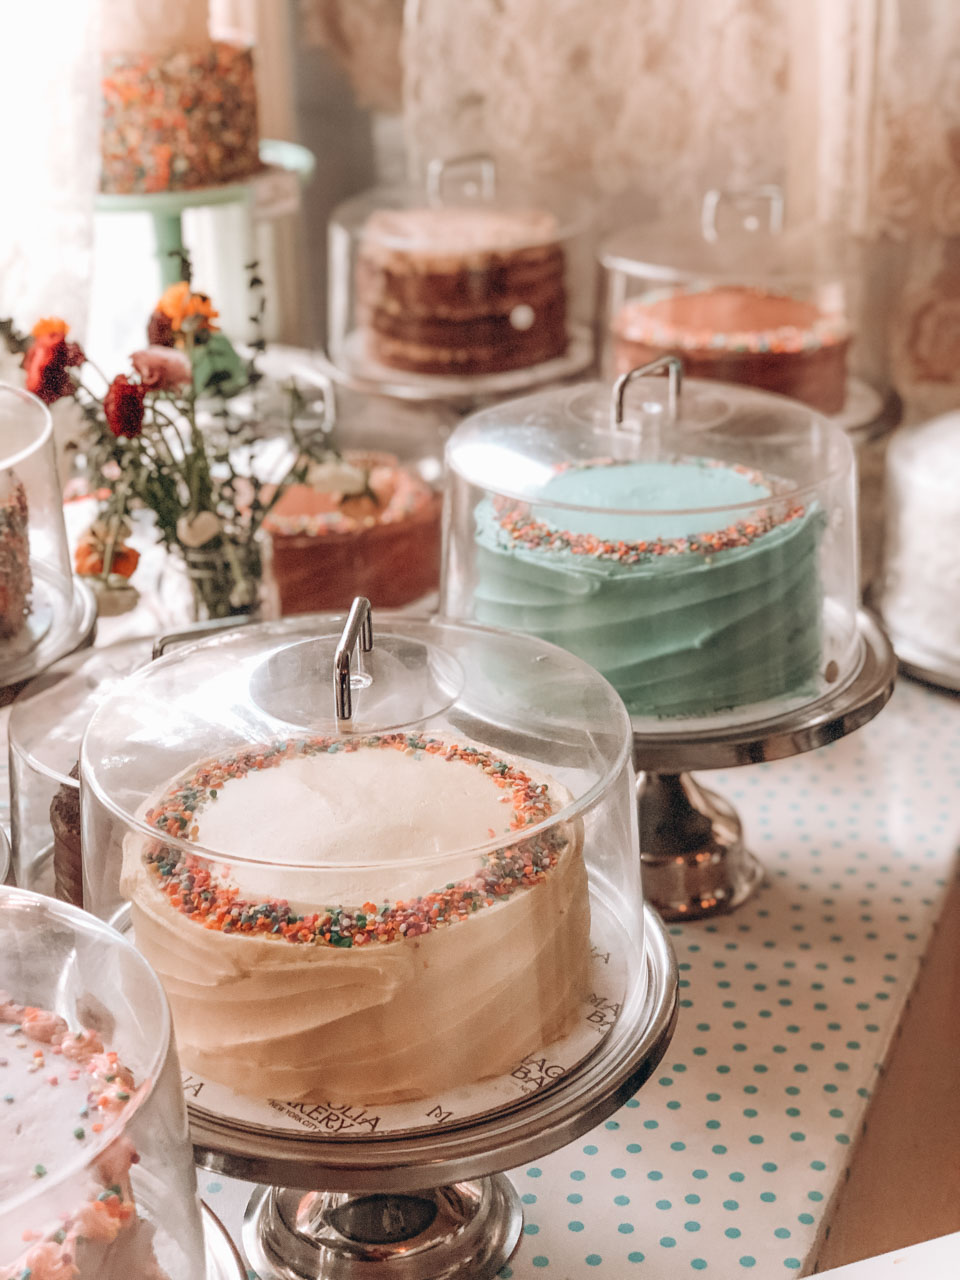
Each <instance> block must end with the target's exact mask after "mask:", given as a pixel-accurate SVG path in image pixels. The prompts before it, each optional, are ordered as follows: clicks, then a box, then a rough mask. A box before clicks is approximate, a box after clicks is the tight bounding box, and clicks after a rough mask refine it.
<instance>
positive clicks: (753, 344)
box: [612, 285, 850, 413]
mask: <svg viewBox="0 0 960 1280" xmlns="http://www.w3.org/2000/svg"><path fill="white" fill-rule="evenodd" d="M612 329H613V347H614V363H615V367H616V372H617V373H626V372H628V371H629V370H630V369H636V368H639V367H641V366H642V365H645V364H649V363H650V362H651V361H653V360H657V359H659V358H660V357H661V356H679V357H680V358H681V359H682V360H683V366H684V372H685V373H686V374H687V375H688V376H689V377H692V378H715V379H718V380H719V381H722V382H738V383H743V384H746V385H748V386H751V387H757V388H759V389H760V390H763V391H776V392H779V393H780V394H781V395H786V396H792V397H793V398H794V399H796V400H802V401H803V402H804V403H805V404H809V405H810V406H811V407H812V408H815V409H819V410H820V411H821V412H822V413H839V412H840V410H841V409H842V408H843V405H844V401H845V399H846V377H847V373H846V367H847V349H848V347H849V345H850V331H849V327H848V326H847V324H846V322H845V321H844V320H843V319H842V317H839V316H836V315H829V314H827V313H825V312H823V311H821V310H820V309H819V308H818V307H816V306H815V305H814V304H813V303H811V302H804V301H801V300H800V299H798V298H791V297H788V296H786V295H785V294H779V293H770V292H767V291H765V290H763V289H754V288H748V287H746V286H740V285H719V286H716V287H713V288H708V289H701V290H685V289H669V290H663V291H658V292H656V293H651V294H645V295H644V296H642V297H640V298H634V299H632V300H631V301H630V302H628V303H626V304H625V306H624V307H623V308H622V309H621V310H620V312H619V313H618V314H617V315H616V316H615V317H614V319H613V323H612Z"/></svg>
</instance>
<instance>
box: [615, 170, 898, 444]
mask: <svg viewBox="0 0 960 1280" xmlns="http://www.w3.org/2000/svg"><path fill="white" fill-rule="evenodd" d="M850 255H851V248H850V246H849V245H847V244H844V243H843V242H842V241H841V240H840V239H839V238H838V237H837V236H836V235H834V234H831V233H829V232H827V231H825V230H824V229H823V228H822V227H816V228H813V227H807V226H798V227H789V228H785V227H784V207H783V198H782V193H781V191H780V189H779V188H778V187H776V186H761V187H752V188H747V189H745V190H736V191H734V190H722V191H721V190H712V191H709V192H707V193H706V195H705V196H704V199H703V204H702V208H701V210H700V215H699V218H697V219H691V220H690V222H689V224H687V225H685V224H684V222H683V220H682V219H679V220H678V219H676V218H674V219H670V220H665V221H661V222H658V221H648V222H645V223H639V224H637V223H634V224H633V225H629V224H628V225H624V226H622V227H621V228H620V229H618V230H616V231H615V232H613V233H612V234H611V235H609V236H608V237H607V238H606V239H605V240H604V241H603V243H602V244H601V247H600V267H601V297H602V301H601V306H600V317H599V329H600V333H599V336H598V344H599V346H600V349H601V368H602V371H603V373H604V374H605V375H606V376H608V377H615V376H616V375H617V374H621V373H626V372H627V371H628V370H629V369H633V368H636V367H637V366H639V365H643V364H647V363H649V362H650V361H651V360H656V359H658V358H659V357H661V356H677V357H679V358H681V359H683V361H684V365H685V370H686V372H687V374H688V375H689V376H690V377H696V378H716V379H717V380H719V381H722V382H737V383H742V384H744V385H746V386H753V387H756V388H757V389H758V390H762V391H774V392H777V393H778V394H781V395H788V396H793V397H795V398H796V399H798V400H802V401H803V402H804V403H806V404H809V405H810V406H811V407H812V408H814V409H817V410H819V411H820V412H821V413H827V414H830V415H839V418H840V422H841V425H843V426H844V427H848V426H855V427H861V426H863V424H864V423H869V422H871V421H873V420H874V419H875V418H876V417H877V416H878V415H879V414H880V413H881V411H882V409H883V396H882V394H881V393H880V391H879V390H876V389H874V388H873V387H872V386H868V385H866V384H865V383H863V382H862V381H861V380H860V379H859V378H854V377H853V376H852V373H853V370H852V367H851V365H852V358H853V350H852V348H853V341H854V338H855V334H854V320H855V317H856V314H857V301H856V299H855V298H854V296H853V292H852V281H853V280H854V279H855V278H856V272H855V271H854V270H853V269H852V264H851V262H850Z"/></svg>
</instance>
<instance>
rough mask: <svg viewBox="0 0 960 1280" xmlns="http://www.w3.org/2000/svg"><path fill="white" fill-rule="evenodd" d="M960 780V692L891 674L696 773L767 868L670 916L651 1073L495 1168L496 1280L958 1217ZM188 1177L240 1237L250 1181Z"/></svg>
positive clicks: (924, 1229)
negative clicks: (818, 717) (554, 1138)
mask: <svg viewBox="0 0 960 1280" xmlns="http://www.w3.org/2000/svg"><path fill="white" fill-rule="evenodd" d="M958 779H960V703H958V702H957V700H956V699H954V698H952V697H950V696H949V695H945V694H942V693H938V692H934V691H931V690H928V689H925V688H923V687H921V686H919V685H917V684H913V683H911V682H909V681H906V680H904V681H902V682H901V683H900V685H899V687H898V688H897V690H896V692H895V694H894V697H893V699H892V701H891V702H890V704H889V706H888V707H887V708H886V709H885V710H884V711H883V712H882V713H881V715H880V716H878V717H877V719H876V720H875V721H873V722H872V723H871V724H870V725H868V726H867V727H866V728H865V729H863V730H861V731H860V732H858V733H856V734H854V735H852V736H851V737H849V738H846V739H844V740H843V741H841V742H838V743H835V744H834V745H832V746H830V747H827V748H825V749H823V750H821V751H818V752H815V753H812V754H809V755H806V756H799V757H796V758H795V759H793V760H788V761H782V762H778V763H775V764H769V765H759V766H755V767H751V768H745V769H740V770H731V771H727V772H723V773H717V774H715V775H713V777H712V778H711V779H710V782H711V785H712V786H715V787H717V788H718V789H719V790H720V791H721V792H722V793H723V794H725V795H726V796H728V797H729V798H730V799H731V800H732V801H733V803H734V804H735V805H736V806H737V807H738V809H739V811H740V813H741V816H742V817H743V820H744V823H745V827H746V830H747V835H748V838H749V841H750V843H751V845H752V847H753V849H754V850H755V851H756V852H757V853H758V854H759V855H760V857H761V859H762V860H763V862H764V864H765V866H766V869H767V881H766V884H765V885H764V887H763V889H762V890H761V892H760V893H759V894H758V895H757V896H756V897H755V898H754V899H753V900H752V901H751V902H749V903H747V905H746V906H744V907H742V908H741V909H740V910H739V911H738V912H737V913H736V914H734V915H732V916H729V917H726V918H721V919H717V920H714V921H710V922H699V923H691V924H687V925H677V926H672V927H671V929H670V933H671V935H672V941H673V944H674V946H675V948H676V953H677V958H678V961H679V965H680V970H681V975H680V976H681V984H682V990H681V993H680V994H681V1003H682V1007H681V1010H680V1021H679V1024H678V1027H677V1031H676V1034H675V1037H674V1040H673V1042H672V1044H671V1046H670V1048H669V1049H668V1051H667V1056H666V1058H665V1059H664V1062H663V1064H662V1067H661V1068H660V1069H659V1071H658V1072H657V1074H656V1076H655V1078H654V1079H653V1080H652V1081H651V1082H650V1083H649V1084H648V1085H647V1086H646V1087H645V1089H644V1090H643V1092H642V1093H641V1094H640V1095H638V1097H637V1098H635V1099H633V1100H632V1101H631V1102H629V1103H628V1104H627V1105H626V1106H625V1107H624V1108H623V1109H622V1110H621V1111H620V1112H619V1113H618V1114H616V1115H615V1116H614V1117H613V1118H612V1119H610V1120H608V1121H607V1122H606V1123H605V1124H604V1125H602V1126H601V1127H599V1128H598V1129H597V1130H596V1131H594V1132H593V1133H591V1134H590V1135H588V1136H587V1137H586V1138H584V1139H582V1140H581V1141H578V1142H576V1143H574V1144H572V1145H571V1146H569V1147H567V1148H565V1149H564V1150H561V1151H558V1152H556V1153H555V1154H553V1155H551V1156H549V1157H546V1158H545V1159H543V1160H541V1161H539V1162H538V1163H537V1164H536V1165H531V1166H528V1167H523V1168H520V1169H515V1170H513V1171H512V1176H513V1178H514V1180H515V1182H516V1184H517V1186H518V1188H519V1189H520V1191H521V1194H522V1197H523V1201H524V1212H525V1215H526V1227H525V1236H524V1239H523V1241H522V1244H521V1246H520V1249H519V1250H518V1252H517V1254H516V1255H515V1257H514V1259H513V1260H512V1261H511V1263H510V1265H509V1267H507V1268H505V1269H504V1271H503V1272H502V1273H501V1274H502V1275H503V1276H504V1277H510V1276H512V1277H514V1280H533V1277H538V1276H541V1275H544V1274H546V1275H548V1276H549V1275H556V1276H557V1277H558V1278H562V1280H580V1278H581V1277H584V1278H586V1277H589V1276H593V1275H609V1276H611V1277H621V1276H626V1275H629V1274H631V1272H633V1271H634V1270H635V1271H636V1274H638V1275H646V1276H650V1277H655V1278H656V1280H668V1278H669V1280H675V1277H677V1276H680V1275H686V1274H689V1273H694V1274H695V1273H698V1272H701V1271H706V1272H709V1273H710V1274H711V1275H713V1276H720V1277H734V1276H739V1275H742V1274H746V1273H753V1274H755V1275H763V1276H765V1277H769V1276H776V1275H778V1274H783V1275H789V1274H800V1275H802V1274H808V1273H811V1272H813V1271H815V1270H818V1269H820V1270H822V1269H824V1268H826V1267H833V1266H839V1265H841V1264H843V1263H847V1262H849V1261H851V1260H853V1259H856V1258H862V1257H867V1256H872V1255H875V1254H878V1253H880V1252H882V1251H884V1250H889V1249H902V1248H903V1247H904V1246H906V1245H909V1244H912V1243H913V1242H915V1241H916V1240H918V1239H921V1238H927V1237H933V1236H938V1235H943V1234H944V1233H947V1232H950V1231H953V1230H957V1229H958V1228H960V1209H958V1208H957V1206H958V1204H960V1197H958V1196H957V1194H956V1192H957V1189H958V1188H957V1174H956V1162H955V1159H954V1158H953V1152H955V1149H956V1145H957V1139H958V1136H960V1107H958V1103H957V1098H956V1091H955V1089H954V1088H953V1087H952V1084H951V1070H952V1067H953V1065H954V1064H955V1062H956V1053H955V1052H952V1051H951V1050H950V1047H949V1045H948V1044H947V1042H946V1038H945V1037H946V1036H947V1034H948V1031H949V1035H950V1036H951V1037H952V1040H951V1042H950V1043H951V1044H955V1043H956V1039H957V1036H956V1033H955V1031H953V1030H950V1027H951V1023H950V1022H947V1021H946V1017H947V1010H949V1009H950V1007H951V1006H950V999H951V992H952V994H953V996H955V994H956V990H957V985H956V984H957V973H958V968H960V966H958V964H957V959H956V950H957V948H956V945H955V939H956V936H957V931H956V930H955V929H952V928H950V927H949V918H952V916H953V914H954V913H956V912H958V910H960V893H956V892H954V893H951V888H952V886H953V885H954V878H955V866H954V849H955V845H956V837H957V834H958V832H960V799H958V796H960V792H958ZM918 978H919V979H920V981H918ZM951 983H953V985H952V987H951ZM911 992H913V993H914V995H913V998H911ZM952 1007H953V1010H954V1016H953V1018H952V1025H953V1026H955V1024H956V1021H957V1020H956V1017H955V1008H956V1005H955V1000H954V1002H953V1006H952ZM940 1010H943V1012H942V1013H941V1012H939V1011H940ZM941 1037H944V1039H943V1052H942V1053H941V1052H940V1051H939V1050H938V1048H937V1045H938V1043H939V1041H940V1039H941ZM921 1069H922V1070H923V1075H920V1070H921ZM917 1084H919V1085H920V1086H921V1087H919V1088H917V1087H916V1085H917ZM888 1086H893V1092H892V1093H891V1090H890V1088H889V1087H888ZM938 1116H939V1121H938V1120H937V1119H936V1118H935V1117H938ZM940 1170H943V1171H944V1172H940ZM200 1177H201V1190H202V1193H203V1194H204V1196H205V1198H207V1199H208V1200H209V1201H210V1203H211V1204H212V1205H213V1206H214V1207H216V1208H217V1210H218V1212H219V1213H220V1214H221V1215H222V1216H223V1217H224V1218H225V1220H226V1221H227V1222H228V1223H229V1224H230V1225H231V1226H232V1227H233V1228H235V1229H237V1230H238V1229H239V1225H240V1221H241V1217H242V1211H243V1206H244V1203H245V1200H246V1197H247V1194H248V1188H247V1187H245V1186H244V1185H242V1184H240V1183H233V1182H229V1181H227V1180H225V1179H219V1178H217V1179H215V1178H213V1177H212V1176H210V1175H206V1174H203V1173H201V1175H200ZM848 1189H849V1190H848ZM865 1265H867V1264H865ZM877 1265H878V1266H879V1265H880V1264H879V1261H878V1263H877ZM886 1274H887V1272H884V1271H882V1270H878V1271H877V1272H876V1275H877V1276H878V1277H882V1276H884V1275H886ZM898 1274H902V1273H901V1272H898ZM918 1274H919V1272H918ZM926 1274H930V1272H927V1273H926ZM873 1275H874V1272H873V1271H872V1270H869V1269H868V1270H867V1271H865V1272H859V1273H858V1272H854V1273H853V1274H852V1275H851V1280H861V1277H862V1280H868V1277H870V1278H871V1280H872V1276H873Z"/></svg>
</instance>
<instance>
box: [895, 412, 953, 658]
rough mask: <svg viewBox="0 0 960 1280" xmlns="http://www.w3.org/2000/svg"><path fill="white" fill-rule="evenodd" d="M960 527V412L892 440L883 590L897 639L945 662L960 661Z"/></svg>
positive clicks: (904, 432) (934, 420)
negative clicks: (959, 552)
mask: <svg viewBox="0 0 960 1280" xmlns="http://www.w3.org/2000/svg"><path fill="white" fill-rule="evenodd" d="M955 533H956V534H957V535H958V537H960V412H957V413H948V414H945V415H943V416H942V417H939V418H934V419H933V420H932V421H930V422H927V423H925V424H923V425H922V426H918V427H908V428H906V429H904V430H903V431H901V432H898V433H897V435H896V436H895V437H894V439H893V441H892V442H891V444H890V449H889V451H888V454H887V529H886V552H885V566H884V575H883V588H882V593H883V594H882V612H883V617H884V621H885V622H886V624H887V626H888V627H889V629H890V632H891V634H892V636H893V638H894V643H895V644H897V642H898V641H901V642H904V643H905V644H906V645H907V646H909V647H910V648H911V649H914V650H918V651H923V652H924V653H926V654H929V655H930V656H931V659H932V661H933V662H934V663H936V664H937V665H940V664H945V665H947V666H953V667H958V666H960V559H958V557H957V551H956V547H957V543H956V541H955V540H954V536H953V535H954V534H955ZM899 647H901V646H900V645H898V648H899ZM901 656H905V654H901Z"/></svg>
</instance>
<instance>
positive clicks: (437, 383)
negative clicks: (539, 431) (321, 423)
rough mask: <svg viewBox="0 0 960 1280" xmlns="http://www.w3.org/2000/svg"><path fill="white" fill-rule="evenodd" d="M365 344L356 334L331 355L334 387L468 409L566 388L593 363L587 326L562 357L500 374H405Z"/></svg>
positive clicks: (574, 331) (577, 328)
mask: <svg viewBox="0 0 960 1280" xmlns="http://www.w3.org/2000/svg"><path fill="white" fill-rule="evenodd" d="M366 344H367V337H366V333H365V331H364V330H363V329H354V330H352V331H351V332H350V333H349V334H347V337H346V339H345V340H344V343H343V349H342V351H340V352H338V353H337V354H336V355H332V354H331V355H328V357H327V359H328V363H329V373H330V376H331V378H332V379H333V380H334V382H336V383H339V384H340V385H342V386H345V387H349V388H351V389H352V390H354V391H360V392H364V393H365V394H367V395H380V396H388V397H390V398H391V399H396V400H410V401H415V402H420V401H443V402H446V403H453V404H461V405H464V406H467V407H469V406H473V405H475V404H482V403H484V402H485V401H487V400H490V399H493V398H495V397H504V396H508V395H514V396H516V395H522V394H523V393H524V392H525V391H534V390H536V388H537V387H542V386H547V385H549V384H551V383H555V382H563V381H565V380H566V379H568V378H574V377H577V376H578V375H580V374H582V373H584V372H585V371H586V370H587V369H589V368H590V366H591V365H592V364H593V362H594V345H593V335H592V334H591V332H590V330H589V328H588V327H587V326H586V325H577V324H574V325H570V326H569V342H568V345H567V350H566V352H565V353H564V354H563V355H562V356H556V357H555V358H554V359H552V360H543V361H541V362H540V363H539V364H531V365H526V366H525V367H524V368H521V369H508V370H506V371H504V372H502V373H471V374H451V373H407V372H404V371H401V370H397V369H394V368H391V366H389V365H385V364H381V363H380V362H379V361H377V360H374V359H372V358H371V357H370V356H369V355H368V354H367V350H366Z"/></svg>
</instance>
